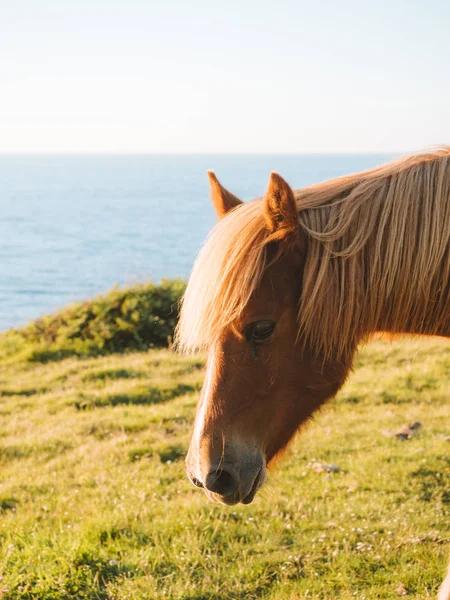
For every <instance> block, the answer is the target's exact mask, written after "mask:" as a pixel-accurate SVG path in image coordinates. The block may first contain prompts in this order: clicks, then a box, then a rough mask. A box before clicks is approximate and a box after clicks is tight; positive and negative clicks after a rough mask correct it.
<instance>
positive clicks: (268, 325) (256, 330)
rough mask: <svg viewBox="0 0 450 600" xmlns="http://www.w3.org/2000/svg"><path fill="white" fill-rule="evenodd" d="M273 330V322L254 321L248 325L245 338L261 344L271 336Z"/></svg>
mask: <svg viewBox="0 0 450 600" xmlns="http://www.w3.org/2000/svg"><path fill="white" fill-rule="evenodd" d="M274 329H275V323H274V322H273V321H256V322H255V323H252V324H251V325H249V327H248V330H247V331H246V336H245V337H246V338H247V339H248V340H249V341H252V342H262V341H264V340H267V339H268V338H270V336H271V335H272V333H273V331H274Z"/></svg>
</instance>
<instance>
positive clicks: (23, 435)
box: [0, 337, 450, 600]
mask: <svg viewBox="0 0 450 600" xmlns="http://www.w3.org/2000/svg"><path fill="white" fill-rule="evenodd" d="M5 343H6V342H5ZM7 343H8V348H7V349H5V347H3V349H2V350H1V351H0V356H1V358H0V437H1V439H0V464H1V472H0V571H1V575H2V581H1V582H0V597H3V598H9V599H13V598H14V599H16V598H20V599H36V600H37V599H39V600H50V599H55V600H56V599H58V600H66V599H83V598H86V599H92V600H94V599H98V600H106V599H113V598H114V599H120V600H125V599H126V598H127V599H138V600H140V599H162V598H164V599H167V598H170V599H184V600H232V599H233V600H234V599H245V600H252V599H257V598H258V599H259V598H264V599H270V600H299V599H303V598H314V599H316V598H317V599H323V600H335V599H342V600H350V599H354V598H358V599H359V600H364V599H367V600H368V599H375V598H378V599H383V600H386V599H390V598H398V597H399V595H398V594H399V593H400V592H397V591H396V590H397V589H398V588H399V586H400V585H403V586H404V589H405V590H406V593H407V597H408V598H416V599H420V600H424V599H425V598H434V595H435V593H436V590H437V587H438V585H439V583H440V581H441V579H442V577H443V574H444V570H445V566H446V558H447V555H448V551H449V547H450V482H449V479H450V477H449V476H450V452H449V451H450V442H449V441H448V436H450V419H449V405H448V399H449V392H450V390H449V376H450V344H449V343H448V342H445V341H437V340H434V339H429V340H424V341H421V342H419V341H399V342H395V343H386V342H375V343H372V344H371V345H370V346H368V347H367V348H366V349H364V350H363V351H362V352H361V354H360V356H359V359H358V361H357V365H356V371H355V373H354V374H353V376H352V378H351V380H350V381H349V383H348V384H347V385H346V387H345V389H344V390H343V391H342V392H341V393H340V394H339V396H338V398H337V399H336V400H335V401H333V402H332V403H330V404H329V405H328V406H327V407H326V408H325V409H324V410H323V411H322V412H321V414H320V415H318V417H317V419H316V420H315V422H314V423H312V424H311V425H310V426H308V427H307V429H306V430H305V431H304V432H303V433H302V435H301V436H299V437H298V439H297V440H296V442H295V443H294V444H293V447H292V449H291V451H290V452H289V453H288V455H287V457H286V459H285V460H284V462H283V464H282V466H281V467H280V469H279V470H278V471H277V472H276V473H274V474H272V476H271V477H270V481H269V484H268V485H267V486H266V487H265V488H264V489H263V490H262V491H261V493H260V494H259V495H258V497H257V498H256V500H255V501H254V503H253V504H251V505H250V506H248V507H244V506H237V507H233V508H231V509H230V508H227V507H223V506H219V505H213V504H211V503H209V502H208V501H207V500H206V498H205V497H204V495H203V494H202V492H201V491H199V490H197V489H195V488H194V487H193V486H191V485H190V484H189V482H188V481H187V480H186V477H185V475H184V465H183V455H184V453H185V451H186V449H187V446H188V443H189V436H190V431H191V427H192V420H193V417H194V412H195V405H196V400H197V396H198V389H199V387H200V385H201V381H202V377H203V369H202V366H203V365H202V361H201V360H200V359H189V358H183V357H180V356H175V355H173V354H172V353H171V352H170V351H169V350H150V351H148V352H141V353H135V354H127V355H119V354H111V355H109V356H106V357H105V356H102V357H97V358H79V359H77V358H75V357H69V358H66V359H62V360H58V361H57V362H51V361H50V362H46V363H45V364H42V363H38V362H35V361H30V360H29V359H28V357H27V356H26V355H25V354H24V349H23V347H22V346H20V345H19V346H20V347H18V348H17V349H15V348H14V340H13V339H12V338H11V337H9V338H8V342H7ZM16 350H17V351H16ZM59 358H61V357H59ZM416 420H418V421H421V423H422V427H421V428H420V429H419V430H418V432H417V435H416V436H415V437H413V439H411V440H409V441H403V442H402V441H399V440H397V439H395V438H393V437H391V436H390V435H389V432H391V431H395V430H396V429H397V428H398V427H399V426H402V425H403V424H405V423H409V422H412V421H416ZM316 462H321V463H322V462H323V463H332V464H334V465H338V466H339V467H340V469H341V470H340V472H338V473H333V474H326V473H323V472H317V471H316V469H315V468H314V464H315V463H316ZM2 588H3V590H2ZM1 594H2V595H1Z"/></svg>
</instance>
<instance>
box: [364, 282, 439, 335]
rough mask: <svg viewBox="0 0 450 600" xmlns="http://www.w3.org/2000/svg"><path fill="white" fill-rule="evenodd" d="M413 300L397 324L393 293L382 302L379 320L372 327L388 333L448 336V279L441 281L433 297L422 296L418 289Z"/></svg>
mask: <svg viewBox="0 0 450 600" xmlns="http://www.w3.org/2000/svg"><path fill="white" fill-rule="evenodd" d="M412 291H413V292H414V291H415V292H417V293H416V296H415V301H414V302H410V303H409V309H410V310H409V314H408V316H407V318H406V319H405V320H404V321H403V323H401V324H399V322H398V319H397V318H396V315H395V311H393V309H392V303H395V294H394V295H393V297H392V298H390V299H388V301H387V302H385V303H383V307H382V310H381V316H380V319H379V322H378V323H377V324H376V325H375V327H374V328H373V329H374V330H378V331H388V332H390V333H411V334H418V335H437V336H443V337H450V281H449V280H447V281H446V282H442V284H441V286H439V288H438V290H437V292H436V295H435V296H434V297H424V295H423V294H422V293H421V292H420V290H412Z"/></svg>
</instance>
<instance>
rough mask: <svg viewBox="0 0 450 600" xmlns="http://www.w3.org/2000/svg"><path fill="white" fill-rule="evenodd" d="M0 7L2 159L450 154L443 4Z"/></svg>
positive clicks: (161, 2) (116, 2) (317, 1)
mask: <svg viewBox="0 0 450 600" xmlns="http://www.w3.org/2000/svg"><path fill="white" fill-rule="evenodd" d="M0 7H1V18H0V152H34V151H45V152H59V151H65V152H101V151H105V152H380V151H381V152H382V151H387V152H397V151H410V150H418V149H421V148H424V147H429V146H431V145H436V144H442V143H446V144H450V2H449V0H426V1H424V0H389V1H387V0H381V1H377V2H369V1H365V0H306V1H305V0H272V1H270V2H268V1H265V0H0Z"/></svg>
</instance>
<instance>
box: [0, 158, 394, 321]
mask: <svg viewBox="0 0 450 600" xmlns="http://www.w3.org/2000/svg"><path fill="white" fill-rule="evenodd" d="M390 158H392V157H391V156H387V155H352V156H350V155H293V154H290V155H279V154H278V155H272V156H271V155H262V154H256V155H231V154H228V155H122V156H119V155H108V156H107V155H105V156H101V155H73V156H72V155H59V156H56V155H29V156H28V155H14V156H13V155H11V156H8V155H3V156H0V330H5V329H8V328H9V327H15V326H18V325H21V324H24V323H26V322H28V321H29V320H31V319H34V318H36V317H39V316H41V315H43V314H46V313H48V312H50V311H52V310H55V309H56V308H58V307H61V306H63V305H65V304H67V303H70V302H73V301H74V300H82V299H85V298H87V297H91V296H93V295H95V294H98V293H101V292H104V291H106V290H107V289H109V288H111V287H112V286H113V285H116V284H119V285H125V284H132V283H136V282H140V281H146V280H149V279H151V280H154V281H159V280H160V279H161V278H162V277H185V278H186V277H188V275H189V272H190V269H191V267H192V264H193V261H194V259H195V256H196V255H197V253H198V251H199V249H200V247H201V244H202V242H203V240H204V239H205V237H206V235H207V233H208V231H209V230H210V229H211V227H212V226H213V224H214V223H215V215H214V212H213V209H212V206H211V203H210V200H209V188H208V181H207V177H206V170H207V169H214V170H215V172H216V174H217V176H218V177H219V179H220V180H221V182H222V183H223V184H224V185H225V186H226V187H227V188H228V189H230V191H232V192H233V193H235V194H236V195H238V196H240V197H241V198H242V199H244V200H249V199H252V198H255V197H257V196H260V195H262V194H263V192H264V190H265V188H266V186H267V182H268V177H269V173H270V171H273V170H275V171H278V172H279V173H280V174H281V175H282V176H283V177H285V179H287V181H289V183H290V184H291V185H292V186H293V187H294V188H298V187H302V186H305V185H308V184H311V183H315V182H318V181H322V180H324V179H329V178H331V177H336V176H339V175H343V174H347V173H350V172H355V171H360V170H363V169H366V168H369V167H373V166H376V165H378V164H380V163H382V162H385V161H386V160H388V159H390Z"/></svg>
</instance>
